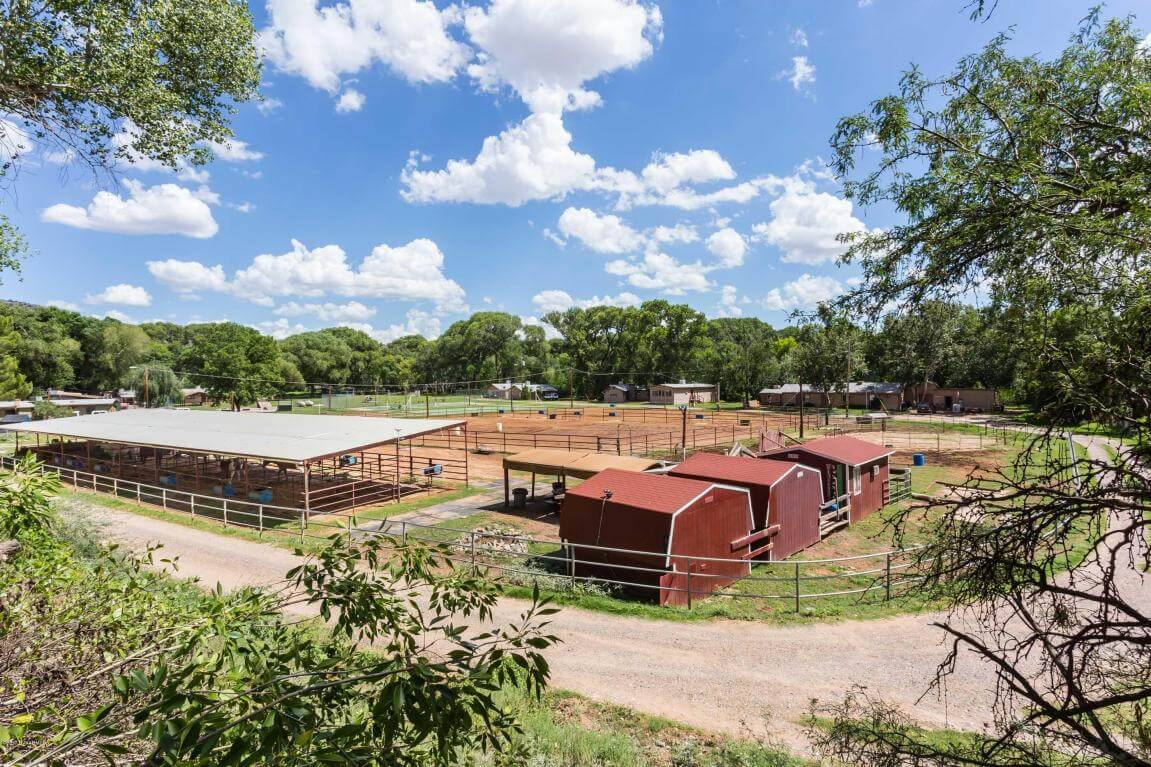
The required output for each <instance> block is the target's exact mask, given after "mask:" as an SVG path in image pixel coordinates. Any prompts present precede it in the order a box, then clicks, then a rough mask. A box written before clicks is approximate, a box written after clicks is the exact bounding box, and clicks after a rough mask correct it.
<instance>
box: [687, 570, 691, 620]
mask: <svg viewBox="0 0 1151 767" xmlns="http://www.w3.org/2000/svg"><path fill="white" fill-rule="evenodd" d="M687 609H689V610H690V609H691V562H688V563H687Z"/></svg>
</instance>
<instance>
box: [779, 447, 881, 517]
mask: <svg viewBox="0 0 1151 767" xmlns="http://www.w3.org/2000/svg"><path fill="white" fill-rule="evenodd" d="M894 453H895V451H894V450H892V449H891V448H889V447H883V446H882V445H876V444H874V443H872V442H867V441H865V440H862V439H857V438H855V437H851V436H847V435H844V436H840V437H824V438H822V439H813V440H811V441H810V442H804V443H803V444H802V445H793V446H791V447H781V448H776V449H774V450H768V451H766V452H763V453H760V454H759V455H760V458H774V459H776V460H785V461H795V462H797V463H802V464H806V465H808V466H814V467H816V468H818V469H819V471H820V473H821V474H822V475H823V495H824V497H825V498H827V499H828V500H829V501H830V500H834V499H835V498H837V497H839V496H842V495H844V494H846V495H847V496H848V499H847V502H848V505H849V506H850V509H851V521H852V522H858V521H859V520H861V519H863V518H864V517H866V516H867V515H868V514H871V513H872V512H875V511H879V510H880V509H882V508H883V506H884V505H885V504H886V503H887V501H888V499H889V498H890V497H891V491H890V488H889V487H888V479H889V474H888V472H889V468H890V467H889V459H890V458H891V456H892V454H894Z"/></svg>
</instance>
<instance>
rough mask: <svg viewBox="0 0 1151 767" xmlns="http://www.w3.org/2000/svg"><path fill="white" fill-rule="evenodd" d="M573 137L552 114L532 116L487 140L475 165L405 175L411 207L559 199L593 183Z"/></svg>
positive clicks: (455, 163)
mask: <svg viewBox="0 0 1151 767" xmlns="http://www.w3.org/2000/svg"><path fill="white" fill-rule="evenodd" d="M571 139H572V137H571V134H570V133H568V132H567V130H566V129H565V128H564V125H563V120H562V119H561V118H560V117H559V115H554V114H533V115H530V116H528V117H527V119H525V120H524V121H523V122H522V123H520V124H519V125H516V126H513V127H511V128H508V129H507V130H505V131H503V132H502V133H500V134H499V135H498V136H489V137H488V138H486V139H484V143H483V147H482V148H481V149H480V152H479V154H478V155H476V157H475V159H474V160H471V161H468V160H451V161H449V162H448V164H447V167H445V168H444V169H443V170H437V171H422V170H419V169H418V168H417V167H416V166H415V165H414V164H413V165H409V167H408V168H407V169H405V171H404V173H403V183H404V185H405V186H406V187H407V188H406V189H405V190H404V192H403V196H404V199H406V200H408V201H409V202H476V203H489V204H490V203H502V204H504V205H511V206H513V207H517V206H519V205H523V204H524V203H525V202H528V201H530V200H547V199H558V198H561V197H563V196H564V195H566V194H567V193H568V192H571V191H573V190H575V189H583V188H587V187H589V186H590V185H591V184H592V183H593V175H594V172H595V160H594V159H593V158H592V157H591V156H590V155H586V154H580V153H579V152H576V151H575V150H573V149H572V147H571Z"/></svg>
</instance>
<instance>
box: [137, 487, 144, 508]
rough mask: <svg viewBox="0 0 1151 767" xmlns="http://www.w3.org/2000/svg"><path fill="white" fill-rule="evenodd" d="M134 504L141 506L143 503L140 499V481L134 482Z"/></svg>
mask: <svg viewBox="0 0 1151 767" xmlns="http://www.w3.org/2000/svg"><path fill="white" fill-rule="evenodd" d="M136 505H137V506H143V505H144V504H143V502H142V501H141V500H140V483H139V482H137V483H136Z"/></svg>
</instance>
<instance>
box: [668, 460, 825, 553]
mask: <svg viewBox="0 0 1151 767" xmlns="http://www.w3.org/2000/svg"><path fill="white" fill-rule="evenodd" d="M670 473H671V475H672V476H675V477H687V478H690V479H699V480H703V481H705V482H722V483H724V484H727V485H735V486H737V487H745V488H747V490H748V491H749V492H750V493H751V508H752V511H753V512H754V514H755V529H756V530H757V531H758V530H765V529H766V531H767V533H768V535H769V536H770V542H768V540H762V541H757V542H756V548H755V549H753V550H752V556H760V555H767V558H770V559H783V558H785V557H789V556H791V555H792V554H794V553H795V552H797V551H801V550H803V549H806V548H807V547H808V546H812V545H814V544H816V543H819V539H820V535H819V507H820V506H822V505H823V481H822V479H821V478H820V473H819V469H814V468H812V467H811V466H804V465H801V464H798V463H793V462H790V461H759V460H756V459H754V458H735V457H733V456H729V455H716V454H714V453H696V454H695V455H693V456H691V457H690V458H688V459H687V460H686V461H684V462H683V463H681V464H679V465H678V466H676V467H675V468H674V469H672V470H671V472H670Z"/></svg>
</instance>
